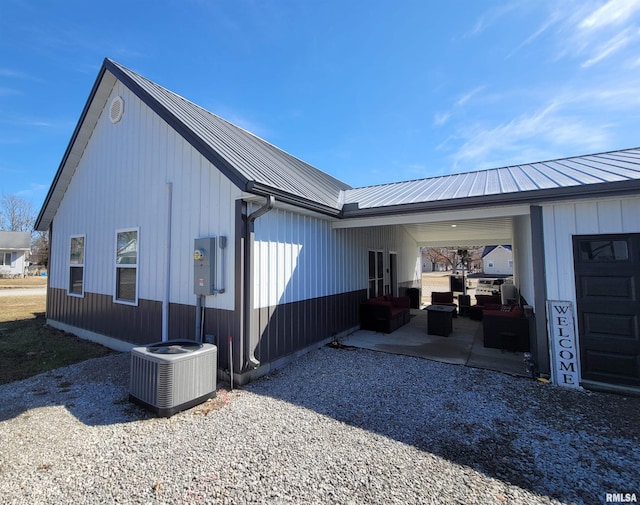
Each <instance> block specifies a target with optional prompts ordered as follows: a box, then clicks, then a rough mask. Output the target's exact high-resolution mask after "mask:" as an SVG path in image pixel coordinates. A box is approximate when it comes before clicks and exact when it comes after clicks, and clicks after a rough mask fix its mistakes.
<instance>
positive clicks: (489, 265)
mask: <svg viewBox="0 0 640 505" xmlns="http://www.w3.org/2000/svg"><path fill="white" fill-rule="evenodd" d="M482 272H483V273H484V274H486V275H492V274H494V275H513V251H512V250H511V246H510V245H488V246H486V247H485V248H484V250H483V251H482Z"/></svg>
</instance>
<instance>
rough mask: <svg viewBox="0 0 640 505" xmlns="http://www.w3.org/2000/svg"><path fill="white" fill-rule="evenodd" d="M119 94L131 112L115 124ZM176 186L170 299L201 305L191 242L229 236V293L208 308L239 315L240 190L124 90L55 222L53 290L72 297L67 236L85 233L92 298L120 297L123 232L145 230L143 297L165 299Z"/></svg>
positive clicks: (105, 116)
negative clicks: (119, 233)
mask: <svg viewBox="0 0 640 505" xmlns="http://www.w3.org/2000/svg"><path fill="white" fill-rule="evenodd" d="M115 96H121V97H122V98H123V100H124V114H123V116H122V119H121V120H120V121H119V122H118V123H116V124H112V123H111V121H110V119H109V113H108V111H109V105H110V104H111V101H112V99H113V98H114V97H115ZM168 182H171V183H172V184H173V211H172V237H171V241H172V257H171V291H172V293H171V300H170V301H171V302H172V303H181V304H191V305H193V304H194V303H195V295H193V286H192V278H193V239H194V238H197V237H206V236H222V235H224V236H226V237H227V238H228V240H227V250H226V251H224V254H226V255H227V257H226V258H225V263H226V272H225V278H224V280H223V282H224V287H225V288H226V289H227V291H226V293H225V294H224V295H220V296H217V297H208V302H207V305H208V306H211V307H217V308H222V309H229V310H233V309H234V306H233V301H234V293H233V286H234V284H233V278H234V275H233V271H234V257H235V253H234V250H233V247H234V233H235V226H234V219H235V216H234V213H235V200H236V199H237V198H239V197H240V190H239V189H238V188H237V187H236V186H235V185H233V184H232V183H231V182H230V181H229V180H228V179H226V178H225V177H224V176H223V175H222V174H221V173H220V172H219V171H218V170H217V169H216V168H215V167H214V166H213V165H212V164H211V163H209V162H208V161H207V160H206V159H204V158H203V157H202V156H201V155H200V154H199V153H198V152H197V151H196V150H195V149H194V148H193V147H192V146H191V145H189V144H188V143H187V142H186V141H185V140H184V139H183V138H182V137H180V136H179V135H178V134H177V133H176V132H175V131H174V130H173V129H172V128H170V127H169V125H168V124H167V123H166V122H165V121H164V120H162V119H161V118H160V117H159V116H157V115H156V114H155V113H154V112H153V111H152V110H151V109H150V108H149V107H148V106H147V105H145V104H144V103H143V102H142V101H140V100H139V99H138V98H137V97H136V96H135V95H134V94H132V93H131V92H130V91H129V90H128V89H127V88H126V87H125V86H123V85H122V84H121V83H120V82H116V84H115V86H114V88H113V90H112V92H111V95H110V97H109V99H108V100H107V103H106V106H105V109H104V110H103V112H102V114H101V116H100V118H99V120H98V122H97V124H96V127H95V129H94V131H93V133H92V136H91V138H90V139H89V142H88V144H87V147H86V149H85V152H84V154H83V156H82V158H81V160H80V162H79V165H78V167H77V169H76V172H75V175H74V176H73V178H72V180H71V182H70V184H69V187H68V189H67V193H66V194H65V197H64V198H63V200H62V202H61V204H60V208H59V210H58V212H57V214H56V217H55V219H54V222H53V228H54V233H55V238H54V241H53V244H52V247H53V248H54V249H55V251H52V255H51V257H52V259H53V261H54V262H55V263H54V264H53V265H52V268H51V274H52V275H51V278H50V280H49V282H50V285H51V287H53V288H61V289H67V283H68V275H69V274H68V258H69V238H70V237H71V236H72V235H79V234H83V235H85V236H86V239H85V258H86V259H85V273H84V275H85V286H84V290H85V292H92V293H97V294H105V295H112V294H113V292H114V282H115V281H114V276H115V269H114V264H115V233H116V230H119V229H125V228H138V229H139V237H138V241H139V244H138V252H139V260H138V265H139V266H138V268H139V272H138V274H139V280H138V282H139V285H138V298H139V299H149V300H162V299H163V296H164V291H165V286H166V272H165V270H166V269H165V265H166V239H167V194H168V189H167V183H168ZM74 209H90V211H89V212H76V211H74ZM218 268H219V270H218V276H220V275H221V271H220V267H218Z"/></svg>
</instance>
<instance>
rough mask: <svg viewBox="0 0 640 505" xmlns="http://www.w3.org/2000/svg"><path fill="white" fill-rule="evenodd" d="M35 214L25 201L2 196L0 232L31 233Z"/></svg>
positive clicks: (16, 197)
mask: <svg viewBox="0 0 640 505" xmlns="http://www.w3.org/2000/svg"><path fill="white" fill-rule="evenodd" d="M34 223H35V213H34V211H33V206H32V205H31V203H30V202H28V201H27V200H23V199H22V198H20V197H18V196H16V195H11V194H7V193H3V194H2V201H1V202H0V230H5V231H28V232H31V231H33V225H34Z"/></svg>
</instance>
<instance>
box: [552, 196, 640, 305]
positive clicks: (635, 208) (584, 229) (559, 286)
mask: <svg viewBox="0 0 640 505" xmlns="http://www.w3.org/2000/svg"><path fill="white" fill-rule="evenodd" d="M639 216H640V197H638V196H630V197H623V198H611V199H598V200H596V199H593V200H580V201H575V202H568V203H567V202H563V203H557V204H545V205H544V206H543V226H544V235H545V240H544V244H545V262H546V265H545V267H546V283H547V299H549V300H566V301H571V302H572V303H573V304H574V306H575V304H576V286H575V274H574V264H573V236H574V235H597V234H614V233H640V217H639Z"/></svg>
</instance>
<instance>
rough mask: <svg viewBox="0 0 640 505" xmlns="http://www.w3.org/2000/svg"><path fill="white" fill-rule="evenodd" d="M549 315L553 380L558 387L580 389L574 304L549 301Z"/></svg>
mask: <svg viewBox="0 0 640 505" xmlns="http://www.w3.org/2000/svg"><path fill="white" fill-rule="evenodd" d="M547 314H548V318H549V336H550V338H551V364H552V369H551V373H552V375H551V379H552V380H553V382H554V383H555V384H557V385H558V386H565V387H572V388H579V387H580V374H579V368H578V366H579V364H578V351H577V346H576V331H575V325H574V322H573V304H572V303H571V302H568V301H556V300H547Z"/></svg>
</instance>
